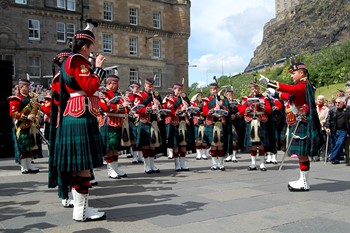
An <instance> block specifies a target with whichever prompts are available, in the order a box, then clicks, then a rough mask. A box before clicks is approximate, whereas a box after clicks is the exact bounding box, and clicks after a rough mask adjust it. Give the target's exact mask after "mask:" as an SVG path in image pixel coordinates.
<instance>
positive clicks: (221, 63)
mask: <svg viewBox="0 0 350 233" xmlns="http://www.w3.org/2000/svg"><path fill="white" fill-rule="evenodd" d="M274 17H275V0H192V1H191V37H190V39H189V66H190V67H189V84H190V85H191V84H192V83H195V82H197V83H199V84H200V85H204V86H206V85H207V83H208V82H209V83H211V82H212V78H213V76H214V75H215V76H217V77H220V76H221V75H235V74H237V73H240V72H242V71H243V70H244V69H245V68H246V67H247V65H248V63H249V61H250V59H251V58H252V57H253V53H254V50H255V48H256V47H257V46H258V45H259V44H260V43H261V41H262V38H263V27H264V25H265V23H266V22H268V21H269V20H271V19H272V18H274ZM194 66H196V67H194Z"/></svg>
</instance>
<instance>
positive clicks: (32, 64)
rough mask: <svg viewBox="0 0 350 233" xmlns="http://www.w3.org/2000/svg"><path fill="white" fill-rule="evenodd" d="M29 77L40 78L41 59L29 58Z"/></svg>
mask: <svg viewBox="0 0 350 233" xmlns="http://www.w3.org/2000/svg"><path fill="white" fill-rule="evenodd" d="M29 75H30V76H34V77H40V57H29Z"/></svg>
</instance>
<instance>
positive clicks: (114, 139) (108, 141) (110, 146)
mask: <svg viewBox="0 0 350 233" xmlns="http://www.w3.org/2000/svg"><path fill="white" fill-rule="evenodd" d="M100 133H101V139H102V143H103V148H105V150H106V151H109V150H117V151H120V150H125V147H123V146H121V145H120V144H121V140H122V139H121V136H122V127H119V128H116V127H111V126H109V125H108V119H106V120H105V123H104V125H103V126H102V127H100Z"/></svg>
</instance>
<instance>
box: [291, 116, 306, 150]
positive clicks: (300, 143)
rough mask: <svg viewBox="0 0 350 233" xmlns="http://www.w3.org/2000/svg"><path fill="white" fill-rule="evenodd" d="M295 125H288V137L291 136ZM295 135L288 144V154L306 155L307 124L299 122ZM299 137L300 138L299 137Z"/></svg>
mask: <svg viewBox="0 0 350 233" xmlns="http://www.w3.org/2000/svg"><path fill="white" fill-rule="evenodd" d="M295 127H296V124H294V125H292V126H290V129H289V135H288V138H289V139H290V138H292V133H293V132H294V130H295ZM295 135H296V136H297V138H294V139H293V141H292V144H291V145H290V148H289V150H288V154H289V155H293V154H296V155H298V156H305V155H307V151H308V148H307V147H308V144H307V138H306V136H307V124H306V123H303V122H300V123H299V126H298V128H297V131H296V132H295ZM299 137H300V138H301V139H300V138H299Z"/></svg>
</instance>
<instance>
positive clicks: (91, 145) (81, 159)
mask: <svg viewBox="0 0 350 233" xmlns="http://www.w3.org/2000/svg"><path fill="white" fill-rule="evenodd" d="M87 126H88V127H87ZM58 133H59V134H57V137H56V148H55V154H56V155H59V156H56V161H55V164H56V166H57V169H58V171H59V172H71V171H82V170H91V169H93V168H95V167H101V166H102V164H103V160H102V158H103V155H104V154H105V151H104V150H103V147H102V140H101V136H100V132H99V128H98V122H97V119H96V117H94V116H92V115H91V114H90V113H89V112H88V111H86V112H85V113H84V114H83V115H82V116H80V117H72V116H70V115H67V116H65V117H64V118H63V120H62V124H61V125H60V129H59V132H58Z"/></svg>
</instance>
